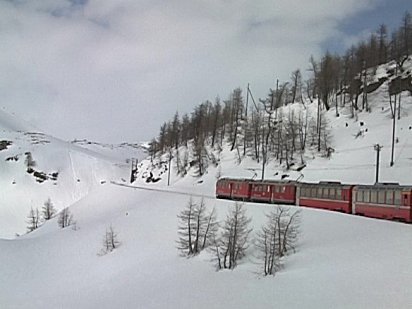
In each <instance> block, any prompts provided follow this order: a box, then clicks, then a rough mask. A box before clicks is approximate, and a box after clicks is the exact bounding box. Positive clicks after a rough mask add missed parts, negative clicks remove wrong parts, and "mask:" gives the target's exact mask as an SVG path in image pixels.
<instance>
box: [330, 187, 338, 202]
mask: <svg viewBox="0 0 412 309" xmlns="http://www.w3.org/2000/svg"><path fill="white" fill-rule="evenodd" d="M335 192H336V190H335V188H330V189H329V198H330V199H332V200H334V199H335Z"/></svg>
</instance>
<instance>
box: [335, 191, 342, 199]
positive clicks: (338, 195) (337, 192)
mask: <svg viewBox="0 0 412 309" xmlns="http://www.w3.org/2000/svg"><path fill="white" fill-rule="evenodd" d="M336 199H337V200H340V199H342V189H336Z"/></svg>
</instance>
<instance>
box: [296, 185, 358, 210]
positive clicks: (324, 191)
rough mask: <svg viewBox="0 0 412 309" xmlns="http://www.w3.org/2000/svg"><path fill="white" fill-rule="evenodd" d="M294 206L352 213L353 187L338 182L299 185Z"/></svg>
mask: <svg viewBox="0 0 412 309" xmlns="http://www.w3.org/2000/svg"><path fill="white" fill-rule="evenodd" d="M297 187H298V190H297V194H296V205H298V206H306V207H312V208H320V209H327V210H334V211H341V212H345V213H352V188H353V185H344V184H341V183H340V182H320V183H317V184H315V183H313V184H310V183H299V184H298V186H297Z"/></svg>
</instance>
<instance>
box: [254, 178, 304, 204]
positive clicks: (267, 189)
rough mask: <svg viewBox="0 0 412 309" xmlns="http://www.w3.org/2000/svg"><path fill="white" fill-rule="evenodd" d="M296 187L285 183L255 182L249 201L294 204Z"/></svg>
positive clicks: (293, 184) (290, 183)
mask: <svg viewBox="0 0 412 309" xmlns="http://www.w3.org/2000/svg"><path fill="white" fill-rule="evenodd" d="M295 192H296V185H295V183H293V182H285V181H255V182H253V183H252V188H251V194H250V200H251V201H255V202H266V203H279V204H295Z"/></svg>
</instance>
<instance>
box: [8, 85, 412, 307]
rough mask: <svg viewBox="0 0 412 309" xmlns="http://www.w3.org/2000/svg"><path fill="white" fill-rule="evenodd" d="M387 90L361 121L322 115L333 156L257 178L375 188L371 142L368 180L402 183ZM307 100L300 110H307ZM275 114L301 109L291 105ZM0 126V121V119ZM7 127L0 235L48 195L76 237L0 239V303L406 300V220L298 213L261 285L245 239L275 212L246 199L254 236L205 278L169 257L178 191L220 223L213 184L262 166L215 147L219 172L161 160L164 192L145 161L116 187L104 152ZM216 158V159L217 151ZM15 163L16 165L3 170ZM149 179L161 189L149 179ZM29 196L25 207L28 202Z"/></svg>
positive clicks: (402, 137) (404, 140)
mask: <svg viewBox="0 0 412 309" xmlns="http://www.w3.org/2000/svg"><path fill="white" fill-rule="evenodd" d="M387 87H388V84H387V83H384V84H383V85H382V86H381V87H380V88H379V89H378V90H376V91H375V92H374V93H373V94H371V95H370V96H369V102H370V106H371V108H372V112H371V113H367V112H361V113H358V119H357V120H358V121H356V119H352V118H350V117H349V115H348V111H347V110H345V109H341V110H340V117H336V116H335V112H334V110H333V109H332V110H331V111H329V112H328V113H327V114H326V117H327V119H328V121H329V124H328V125H329V127H330V129H331V132H332V136H333V138H332V140H331V147H333V148H334V152H333V153H332V156H331V157H330V158H323V157H318V156H317V155H316V151H307V152H306V153H305V157H304V159H305V160H306V164H307V167H306V168H304V169H303V170H302V171H301V172H297V171H293V168H292V170H285V168H284V166H280V165H278V164H277V163H276V162H275V161H274V160H271V161H270V162H269V165H268V167H267V169H266V176H267V178H273V179H278V178H280V177H282V176H283V177H286V178H287V179H298V178H302V177H303V181H315V182H317V181H320V180H339V181H342V182H350V183H373V182H374V181H375V158H376V157H375V156H376V152H375V151H374V149H373V146H374V144H376V143H379V144H380V145H383V148H382V152H381V170H380V175H381V176H380V180H381V181H385V182H400V183H403V184H412V176H411V175H412V172H411V167H410V160H411V158H412V147H411V145H412V142H411V138H410V136H411V134H412V132H411V131H412V130H411V129H410V126H411V125H412V99H411V96H410V94H409V93H406V92H404V93H403V94H402V115H401V116H402V117H401V119H400V120H399V121H397V131H396V137H397V138H398V143H397V144H396V148H395V162H394V163H395V164H394V166H393V167H390V166H389V160H390V157H389V155H390V141H391V134H392V131H391V126H392V120H391V119H390V110H389V105H388V97H387V96H386V93H387ZM315 104H316V102H315V103H314V104H312V105H308V106H307V109H308V110H312V112H313V110H315V109H316V105H315ZM286 108H287V109H295V110H299V108H301V106H299V105H298V104H295V105H290V106H287V107H286ZM1 117H2V115H1V114H0V124H1ZM8 121H9V122H8V124H7V125H3V126H4V129H3V130H2V131H1V129H0V132H1V133H2V136H1V137H0V141H1V140H7V141H11V144H10V145H8V143H3V145H5V146H4V147H3V148H4V149H3V150H1V151H0V168H1V170H0V171H1V174H0V175H1V177H0V188H1V191H0V194H1V197H2V199H1V200H0V202H1V203H3V201H6V203H7V207H4V205H3V204H2V205H0V207H1V208H0V210H1V211H3V210H2V209H8V211H9V212H8V213H6V215H7V216H8V218H9V219H8V220H9V221H13V220H14V219H13V218H14V217H15V218H16V219H15V221H14V222H13V224H11V223H9V222H8V221H7V220H5V219H3V214H0V216H1V217H0V220H2V221H1V222H0V224H1V228H2V229H3V226H6V227H7V226H12V225H13V226H15V225H16V224H21V227H22V228H23V229H24V226H25V224H24V218H25V216H26V215H27V211H28V208H30V206H33V207H41V206H42V203H43V201H44V200H45V199H47V197H49V196H50V197H51V198H52V201H53V202H54V203H55V204H56V206H57V207H58V208H62V207H63V206H70V207H69V209H70V211H71V212H72V214H73V216H74V219H75V220H76V222H77V224H76V230H73V229H71V228H70V227H69V228H66V229H59V228H58V225H57V218H54V219H52V220H50V221H48V222H47V223H45V224H44V225H42V226H41V227H40V228H39V229H37V230H35V231H34V232H32V233H30V234H25V235H22V236H20V237H18V238H16V239H14V240H1V239H0V307H1V308H22V307H26V306H27V304H30V307H31V308H273V307H278V308H331V307H333V308H410V307H411V305H412V294H411V293H410V289H409V287H410V286H411V284H412V268H411V266H410V264H411V261H412V247H411V246H410V244H411V242H412V233H411V232H412V226H411V225H407V224H401V223H394V222H388V221H384V220H374V219H368V218H363V217H356V216H351V215H345V214H341V213H333V212H327V211H322V210H316V209H305V208H302V226H301V237H300V240H299V245H298V247H297V252H296V253H295V254H292V255H290V256H287V257H286V258H285V259H284V264H283V266H284V267H283V268H282V270H281V271H280V272H278V273H277V274H276V276H275V277H262V275H260V269H261V266H260V265H259V263H258V260H257V258H256V250H255V248H254V246H253V239H254V238H255V237H256V232H257V231H258V230H259V229H260V227H261V226H262V224H264V223H265V221H266V217H265V214H266V213H267V212H268V211H269V210H271V209H272V208H273V207H276V206H273V205H265V204H254V203H247V205H246V207H247V213H248V215H249V216H251V217H252V218H253V219H252V225H253V228H254V230H253V232H252V234H251V239H252V242H251V245H250V247H249V249H248V252H247V255H246V258H245V259H243V260H242V262H241V263H240V265H239V266H238V267H237V268H236V269H235V270H233V271H220V272H216V271H215V267H214V264H213V262H212V261H211V259H212V257H213V255H212V253H210V252H202V253H201V254H200V255H199V256H196V257H194V258H191V259H186V258H183V257H180V256H179V252H178V251H177V249H176V240H177V239H178V234H177V226H178V219H177V215H178V214H179V212H180V211H181V210H182V209H183V208H184V207H185V205H186V203H187V202H188V199H189V195H192V196H194V199H195V201H198V200H199V198H200V196H204V197H205V198H206V203H207V205H208V207H209V209H210V208H212V207H215V208H216V210H217V212H218V219H219V220H220V221H222V220H224V218H225V216H226V214H227V211H228V207H230V206H232V205H233V204H234V202H232V201H223V200H216V199H215V198H214V185H215V182H216V179H217V177H219V176H233V177H247V178H251V177H257V178H259V177H260V171H261V170H260V169H261V166H260V164H258V163H256V162H254V161H252V160H251V159H250V158H245V159H243V160H242V162H241V163H240V164H239V162H238V159H237V154H236V153H234V152H230V151H229V150H228V148H224V149H223V151H222V152H221V153H220V159H219V165H218V166H213V165H212V164H210V165H209V169H208V172H207V173H206V174H205V175H203V176H202V177H200V178H198V177H195V176H194V170H193V169H189V170H188V174H187V176H186V177H180V176H178V175H176V168H175V167H176V166H175V162H172V164H171V171H170V184H171V185H170V186H167V181H168V172H169V170H168V162H167V160H163V161H162V162H156V165H155V166H154V167H153V166H152V163H151V162H150V160H143V161H141V162H140V163H139V165H138V171H137V180H136V182H135V183H134V184H133V186H136V187H137V186H138V187H140V188H130V187H126V186H125V185H127V184H126V183H127V181H122V178H124V179H126V180H128V178H129V173H130V167H129V166H127V165H126V166H125V167H124V168H121V167H119V166H118V165H117V164H116V160H113V156H111V155H110V156H109V155H107V153H104V152H103V154H102V153H100V152H99V151H98V149H96V148H93V149H92V147H95V146H93V145H92V146H90V147H91V148H90V149H84V148H82V147H80V145H76V144H73V143H66V142H62V141H59V140H57V139H54V138H52V137H50V136H47V135H43V134H32V133H30V134H28V133H24V132H17V131H15V129H16V128H17V129H19V127H18V125H16V124H14V122H11V123H10V120H9V119H8ZM361 122H362V123H363V124H361ZM4 123H6V121H4ZM19 130H20V129H19ZM20 131H24V130H20ZM359 132H360V133H359ZM356 136H357V137H356ZM86 143H87V142H86ZM89 145H90V144H89ZM99 147H100V146H99ZM27 151H30V152H31V153H32V156H33V159H34V160H35V161H36V162H37V165H36V167H35V169H38V170H41V171H43V172H45V173H46V175H49V174H51V173H53V172H55V171H58V172H59V176H58V179H57V181H55V180H50V179H49V180H47V181H45V182H43V183H41V184H39V183H37V182H36V179H35V178H34V177H33V175H32V174H28V173H27V172H26V165H25V163H24V159H25V156H26V155H25V154H24V153H25V152H27ZM218 152H219V151H217V150H215V155H216V156H218V155H219V154H218ZM16 155H17V156H18V158H19V160H18V161H13V160H11V161H5V159H7V158H9V157H12V156H16ZM109 157H110V158H109ZM165 158H166V157H165ZM165 158H163V159H165ZM67 162H70V163H69V164H67ZM150 173H152V174H153V178H159V181H157V182H156V183H147V182H146V179H147V177H148V176H149V175H150ZM255 174H256V175H255ZM285 175H288V176H285ZM78 179H79V180H80V181H78ZM110 180H113V181H114V182H115V183H111V182H110ZM54 183H56V184H54ZM116 183H118V184H122V186H120V185H118V184H116ZM142 188H145V190H144V189H142ZM3 189H4V190H3ZM53 194H55V195H53ZM3 197H6V199H3ZM31 198H33V199H36V201H34V202H33V203H32V202H30V201H29V202H28V199H31ZM15 201H16V202H15ZM13 203H14V204H13ZM27 203H29V205H26V204H27ZM21 204H24V207H25V208H24V211H23V210H21V209H23V207H22V206H21ZM9 206H13V207H9ZM16 209H20V210H19V213H13V211H14V210H16ZM293 209H297V208H296V207H293ZM110 225H112V227H113V228H114V230H115V232H117V234H118V240H119V241H120V242H121V245H120V247H118V248H117V249H116V250H115V251H113V252H112V253H110V254H106V255H100V254H99V253H100V252H101V249H102V248H103V237H104V235H105V233H106V229H107V228H108V227H109V226H110ZM10 231H11V232H15V230H14V229H13V230H11V229H10Z"/></svg>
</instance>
